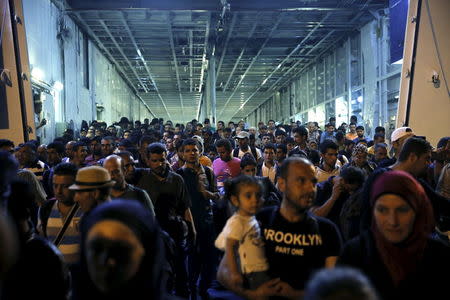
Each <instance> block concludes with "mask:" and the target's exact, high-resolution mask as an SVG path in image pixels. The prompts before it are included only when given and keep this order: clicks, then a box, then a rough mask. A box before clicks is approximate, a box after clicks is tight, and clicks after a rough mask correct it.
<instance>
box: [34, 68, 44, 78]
mask: <svg viewBox="0 0 450 300" xmlns="http://www.w3.org/2000/svg"><path fill="white" fill-rule="evenodd" d="M31 77H33V78H34V79H37V80H43V79H44V72H43V71H42V70H41V69H39V68H33V70H31Z"/></svg>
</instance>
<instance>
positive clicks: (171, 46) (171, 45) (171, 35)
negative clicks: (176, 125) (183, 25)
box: [167, 13, 184, 119]
mask: <svg viewBox="0 0 450 300" xmlns="http://www.w3.org/2000/svg"><path fill="white" fill-rule="evenodd" d="M167 33H168V34H169V42H170V49H171V52H172V60H173V63H174V65H175V75H176V78H177V87H178V95H179V97H180V105H181V116H182V118H183V119H184V103H183V95H182V94H181V82H180V73H179V72H178V60H177V54H176V53H175V46H174V40H173V32H172V19H171V17H170V13H169V14H167Z"/></svg>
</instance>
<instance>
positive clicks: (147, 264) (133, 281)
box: [80, 200, 165, 299]
mask: <svg viewBox="0 0 450 300" xmlns="http://www.w3.org/2000/svg"><path fill="white" fill-rule="evenodd" d="M80 234H81V243H80V250H81V251H80V270H81V272H82V273H83V275H84V277H83V278H81V279H80V280H81V281H82V282H83V285H81V286H80V289H81V290H82V292H83V289H84V288H86V291H85V293H86V295H83V296H84V297H89V296H92V295H93V294H94V295H95V294H97V295H99V294H100V295H104V296H107V297H110V298H115V297H119V298H123V297H130V299H137V298H141V297H144V298H148V299H160V298H162V297H161V294H163V291H162V287H163V286H164V285H165V282H164V280H163V278H162V276H163V275H162V274H163V261H164V258H163V255H162V254H163V253H162V251H163V248H162V241H161V238H160V234H159V229H158V226H157V224H156V221H155V219H154V217H153V216H152V215H151V214H150V213H149V211H148V210H147V209H144V207H143V206H142V205H141V204H140V203H138V202H137V201H126V200H114V201H112V202H109V203H105V204H103V205H101V206H99V207H97V208H95V209H94V210H93V211H92V212H91V213H90V214H89V215H88V216H87V217H86V219H85V221H84V222H82V224H81V228H80ZM89 288H90V291H88V289H89ZM104 296H102V297H101V298H104Z"/></svg>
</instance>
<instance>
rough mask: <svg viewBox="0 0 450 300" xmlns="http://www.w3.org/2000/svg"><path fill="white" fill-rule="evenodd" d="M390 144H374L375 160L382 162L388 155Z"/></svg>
mask: <svg viewBox="0 0 450 300" xmlns="http://www.w3.org/2000/svg"><path fill="white" fill-rule="evenodd" d="M387 148H388V146H387V145H386V144H384V143H378V144H375V145H374V148H373V149H374V160H375V161H376V162H380V161H382V160H383V159H386V158H387V157H388V149H387Z"/></svg>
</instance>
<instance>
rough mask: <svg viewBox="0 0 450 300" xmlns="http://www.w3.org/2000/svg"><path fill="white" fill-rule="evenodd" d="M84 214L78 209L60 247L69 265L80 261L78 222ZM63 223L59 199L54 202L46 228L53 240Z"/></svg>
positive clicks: (47, 234)
mask: <svg viewBox="0 0 450 300" xmlns="http://www.w3.org/2000/svg"><path fill="white" fill-rule="evenodd" d="M82 215H83V213H82V211H81V210H80V209H78V211H77V212H76V213H75V216H74V217H73V218H72V221H71V222H70V225H69V227H67V230H66V232H65V234H64V237H63V239H62V240H61V243H60V244H59V247H58V249H59V251H61V253H62V254H63V255H64V260H65V261H66V262H67V263H68V264H69V265H71V264H74V263H77V262H78V258H79V246H80V232H79V228H78V227H79V225H78V224H79V222H80V219H81V216H82ZM63 224H64V220H63V218H62V215H61V213H60V212H59V209H58V201H55V204H53V207H52V210H51V212H50V216H49V217H48V221H47V228H46V236H47V238H48V239H49V240H50V241H51V242H53V241H54V240H55V238H56V236H57V235H58V232H59V230H60V229H61V227H62V226H63Z"/></svg>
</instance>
